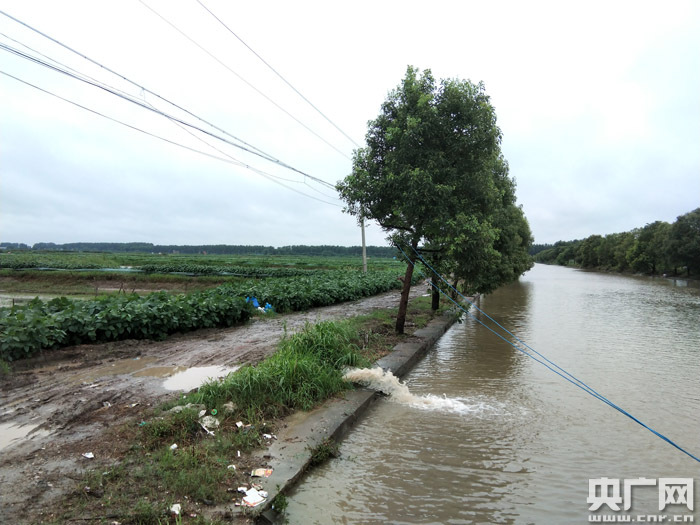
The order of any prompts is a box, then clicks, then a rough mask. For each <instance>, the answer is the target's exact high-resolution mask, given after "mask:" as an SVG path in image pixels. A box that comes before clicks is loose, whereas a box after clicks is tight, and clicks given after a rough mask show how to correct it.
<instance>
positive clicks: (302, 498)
mask: <svg viewBox="0 0 700 525" xmlns="http://www.w3.org/2000/svg"><path fill="white" fill-rule="evenodd" d="M480 307H481V308H482V309H483V310H485V311H486V312H487V313H488V314H489V315H491V317H493V318H495V319H496V320H497V321H498V322H499V323H501V324H502V325H503V326H505V327H506V328H508V329H509V330H510V331H512V332H514V333H515V334H516V335H517V336H518V337H519V338H520V339H522V340H523V341H525V342H526V343H528V344H529V345H530V346H531V347H533V348H534V349H535V350H537V351H539V352H541V353H542V354H544V355H545V356H546V357H548V358H549V359H550V360H552V361H553V362H555V363H556V364H557V365H559V366H561V367H562V368H564V369H566V370H568V371H569V372H571V373H572V374H574V375H575V376H577V377H578V378H580V379H582V380H584V381H586V382H587V384H589V385H590V386H591V387H593V388H594V389H595V390H596V391H598V392H600V393H601V394H603V395H605V396H606V397H607V398H609V399H610V400H612V401H613V402H615V403H616V404H618V405H620V406H621V407H622V408H624V409H625V410H627V411H629V412H630V413H632V414H633V415H634V416H636V417H637V418H639V419H640V420H642V421H643V422H644V423H646V424H648V425H649V426H651V427H652V428H654V429H655V430H657V431H659V432H660V433H662V434H665V435H667V436H668V437H669V438H671V439H672V440H674V441H676V442H677V443H678V444H679V445H681V446H683V447H685V448H687V449H688V450H690V451H691V452H692V453H694V454H695V455H696V456H698V455H700V384H699V381H700V289H699V288H698V287H697V286H694V285H693V284H692V283H688V282H687V281H683V280H679V281H673V280H669V279H663V278H656V279H652V278H641V277H639V278H637V277H629V276H618V275H607V274H598V273H591V272H583V271H578V270H573V269H568V268H560V267H552V266H542V265H536V266H535V268H534V269H533V270H532V271H530V272H529V273H528V274H526V275H525V276H524V277H523V278H522V279H521V281H520V282H518V283H515V284H513V285H510V286H507V287H504V288H502V289H499V290H498V291H497V292H495V293H494V294H491V295H489V296H486V297H484V298H482V300H481V302H480ZM479 317H480V318H481V317H482V316H481V315H479ZM405 380H406V384H407V386H408V388H409V390H410V393H411V394H413V395H417V396H427V397H429V396H434V397H440V398H443V399H445V400H446V402H445V403H438V404H435V403H422V404H421V403H411V402H400V401H399V400H397V399H392V398H387V399H384V400H382V401H380V402H378V403H376V404H375V405H374V407H373V408H372V409H371V410H370V411H369V413H368V414H367V416H366V417H365V418H364V419H363V420H362V421H361V422H360V423H358V425H357V426H356V429H355V430H354V431H353V432H351V434H350V435H349V436H348V437H347V438H346V440H345V441H344V442H343V444H342V446H341V453H342V456H341V458H339V459H335V460H332V461H330V462H328V463H327V464H326V465H324V466H323V467H321V468H319V469H316V470H315V471H313V472H312V473H311V474H310V475H308V476H307V477H306V478H305V481H304V482H303V483H302V484H301V485H300V486H299V487H298V488H297V489H296V490H295V491H294V492H293V493H292V494H291V496H290V499H289V507H288V512H287V516H288V519H289V523H292V524H302V523H304V524H306V523H320V524H326V523H387V522H389V523H586V522H588V516H589V514H595V513H592V512H590V511H589V504H588V503H587V501H586V500H587V498H588V490H589V479H591V478H602V477H608V478H616V479H624V478H634V479H636V478H640V477H645V478H652V479H658V478H665V477H673V478H693V479H694V483H695V493H696V494H695V498H694V499H695V509H696V512H697V508H698V503H697V502H698V496H697V493H699V492H700V463H698V462H696V461H694V460H692V459H691V458H689V457H688V456H686V455H684V454H683V453H681V452H679V451H678V450H676V449H675V448H673V447H672V446H670V445H669V444H667V443H666V442H664V441H662V440H661V439H659V438H658V437H657V436H655V435H653V434H652V433H651V432H649V431H648V430H646V429H644V428H642V427H641V426H639V425H638V424H637V423H635V422H634V421H632V420H631V419H629V418H627V417H625V416H624V415H622V414H620V413H619V412H617V411H615V410H613V409H611V408H610V407H608V406H607V405H605V404H603V403H602V402H601V401H599V400H597V399H595V398H593V397H591V396H590V395H588V394H586V393H585V392H583V391H582V390H580V389H578V388H576V387H574V386H573V385H572V384H570V383H568V382H567V381H565V380H564V379H562V378H561V377H559V376H557V375H555V374H554V373H552V372H551V371H550V370H548V369H546V368H545V367H544V366H542V365H540V364H539V363H536V362H534V361H533V360H532V359H530V358H529V357H527V356H525V355H523V354H522V353H520V352H518V351H517V350H516V349H514V348H513V347H512V346H511V345H509V344H508V343H506V342H504V341H503V340H501V339H499V338H498V337H496V336H495V335H494V334H493V333H491V332H489V331H488V330H487V329H485V328H483V327H482V326H480V325H479V324H478V323H477V322H476V321H475V320H473V319H470V318H467V319H466V320H465V322H464V323H462V324H460V325H455V326H454V327H453V328H452V329H451V330H450V331H448V333H447V334H446V335H445V336H444V337H443V338H442V339H441V340H440V342H439V343H438V345H437V346H436V347H435V349H434V350H433V351H432V352H430V353H429V354H428V356H427V357H426V358H425V359H424V360H423V361H422V362H421V363H420V364H419V365H418V366H417V367H416V368H415V369H414V370H413V371H412V372H411V373H410V374H409V375H408V376H407V377H406V378H405ZM632 500H633V504H632V509H631V511H633V512H634V513H635V514H634V515H635V516H636V515H638V514H649V515H657V514H664V512H665V513H666V514H670V515H674V514H675V515H681V516H682V515H693V517H694V518H695V521H696V522H697V521H698V520H700V517H699V516H697V515H696V514H693V513H692V512H690V511H689V510H688V508H687V506H685V505H669V506H667V507H666V509H665V511H664V512H659V510H658V488H657V487H656V486H653V487H651V486H648V487H647V486H644V487H637V488H636V489H634V491H633V498H632ZM601 511H605V512H604V513H608V514H616V515H620V514H625V513H620V512H618V513H615V512H612V511H610V509H609V508H608V507H607V506H603V508H602V509H601V510H600V511H599V513H600V512H601Z"/></svg>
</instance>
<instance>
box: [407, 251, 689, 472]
mask: <svg viewBox="0 0 700 525" xmlns="http://www.w3.org/2000/svg"><path fill="white" fill-rule="evenodd" d="M396 247H397V248H398V249H399V251H400V252H401V253H402V254H403V256H404V257H405V259H406V260H407V261H408V263H409V264H412V265H413V266H414V268H415V269H416V270H417V271H418V272H419V273H420V274H421V275H422V276H423V277H426V275H425V274H424V273H423V272H422V271H421V270H420V269H419V268H417V267H416V265H415V264H414V263H413V262H412V261H411V258H410V257H409V256H408V255H406V252H404V250H403V249H402V248H401V246H399V245H398V244H397V245H396ZM414 251H415V253H416V255H417V257H418V259H419V260H420V261H421V262H422V263H423V264H424V265H426V267H428V268H429V269H430V270H431V271H432V272H433V273H434V274H435V275H437V276H438V277H439V279H440V280H441V281H442V282H444V283H447V285H448V286H449V288H450V289H451V290H453V291H454V292H455V293H457V294H458V295H459V296H460V297H461V298H462V299H463V300H464V301H465V302H467V303H468V304H469V305H470V306H472V307H474V308H475V309H476V310H478V311H479V312H481V313H482V314H483V315H484V316H485V317H486V318H487V319H489V320H490V321H491V322H493V323H494V324H496V326H497V327H498V328H500V329H501V330H503V331H504V332H505V333H506V334H507V335H508V336H510V337H512V338H513V339H515V340H516V341H518V343H520V344H521V345H522V346H524V347H525V348H527V349H528V350H530V351H528V350H525V348H522V347H521V346H519V345H518V344H515V343H514V342H512V341H511V340H509V339H508V338H507V337H505V336H504V335H502V334H500V333H498V332H497V331H496V330H495V329H493V328H491V327H489V326H488V325H486V324H485V323H484V322H483V321H482V320H481V319H479V318H478V317H476V316H475V315H473V314H472V313H470V312H469V310H468V309H466V308H464V306H463V305H462V304H460V303H459V302H457V301H456V300H454V299H453V298H452V297H450V295H449V294H447V293H446V292H445V291H444V290H442V289H441V288H440V287H439V286H437V285H436V284H435V283H434V282H432V280H431V281H429V282H430V284H431V285H432V286H433V287H434V288H435V289H436V290H437V291H438V292H439V293H441V294H442V295H444V296H445V297H447V298H448V299H449V300H450V301H451V302H452V303H453V304H455V305H456V306H457V307H458V308H459V309H460V310H462V311H463V312H464V313H465V314H466V315H468V316H469V317H470V318H472V319H473V320H474V321H476V322H477V323H479V324H480V325H481V326H483V327H484V328H486V329H487V330H489V331H490V332H492V333H493V334H494V335H496V336H498V337H500V338H501V339H502V340H503V341H505V342H506V343H508V344H509V345H511V346H512V347H513V348H515V349H516V350H518V351H519V352H521V353H523V354H525V355H526V356H528V357H529V358H530V359H532V360H534V361H536V362H538V363H540V364H541V365H543V366H544V367H546V368H548V369H549V370H551V371H552V372H554V373H555V374H557V375H558V376H560V377H561V378H563V379H565V380H566V381H568V382H569V383H571V384H572V385H574V386H576V387H578V388H580V389H581V390H583V391H584V392H586V393H588V394H589V395H591V396H593V397H595V398H596V399H598V400H600V401H602V402H603V403H605V404H606V405H608V406H610V407H612V408H614V409H615V410H617V411H618V412H620V413H622V414H624V415H625V416H627V417H628V418H630V419H631V420H632V421H634V422H635V423H637V424H639V425H641V426H642V427H644V428H646V429H647V430H648V431H649V432H651V433H652V434H654V435H655V436H657V437H658V438H660V439H662V440H664V441H665V442H666V443H668V444H669V445H671V446H673V447H675V448H677V449H678V450H680V451H681V452H683V453H684V454H686V455H687V456H689V457H691V458H692V459H694V460H695V461H697V462H699V463H700V458H699V457H698V456H696V455H694V454H692V453H691V452H689V451H688V450H686V449H684V448H683V447H681V446H680V445H678V444H677V443H675V442H674V441H672V440H671V439H669V438H668V437H667V436H665V435H663V434H661V433H660V432H658V431H656V430H654V429H653V428H651V427H650V426H649V425H647V424H646V423H644V422H643V421H641V420H640V419H638V418H637V417H635V416H633V415H632V414H630V413H629V412H627V411H626V410H625V409H623V408H621V407H620V406H619V405H617V404H615V403H613V402H612V401H611V400H609V399H608V398H606V397H605V396H603V395H602V394H599V393H598V392H597V391H595V390H594V389H593V388H591V387H590V386H588V385H587V384H586V383H584V382H583V381H581V380H580V379H578V378H577V377H575V376H574V375H572V374H571V373H569V372H568V371H566V370H564V369H563V368H561V367H560V366H559V365H557V364H556V363H554V362H552V361H551V360H549V359H547V358H546V357H544V356H543V355H542V354H541V353H539V352H537V351H535V350H534V349H532V348H531V347H530V346H528V345H526V344H525V343H523V342H522V341H521V340H520V339H518V338H517V337H516V336H515V335H513V334H512V333H511V332H510V331H508V330H507V329H506V328H504V327H503V326H501V325H500V324H499V323H498V322H496V321H495V320H494V319H493V318H491V317H490V316H489V315H488V314H486V313H485V312H484V311H483V310H481V309H480V308H479V307H477V306H476V305H475V304H474V303H473V302H471V301H469V299H468V298H466V297H465V296H464V295H462V294H461V293H460V292H459V291H458V290H457V289H456V288H454V287H453V286H451V285H450V284H449V283H448V282H447V280H446V279H445V278H444V277H443V276H442V275H441V274H440V273H438V272H437V271H436V270H435V269H434V268H433V267H432V266H430V265H429V264H428V263H427V262H426V261H425V259H424V258H423V257H422V255H421V254H420V253H419V252H418V251H417V250H415V249H414ZM426 278H427V277H426ZM531 352H532V353H531ZM533 354H535V355H533ZM536 356H539V357H536ZM540 357H541V359H540ZM550 365H551V366H550Z"/></svg>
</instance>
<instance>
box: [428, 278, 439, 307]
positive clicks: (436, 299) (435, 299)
mask: <svg viewBox="0 0 700 525" xmlns="http://www.w3.org/2000/svg"><path fill="white" fill-rule="evenodd" d="M432 282H433V286H432V289H433V302H432V303H431V305H430V308H432V309H433V310H437V309H439V308H440V290H438V286H439V283H438V278H437V275H433V277H432Z"/></svg>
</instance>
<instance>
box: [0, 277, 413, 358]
mask: <svg viewBox="0 0 700 525" xmlns="http://www.w3.org/2000/svg"><path fill="white" fill-rule="evenodd" d="M399 287H401V281H399V280H398V279H397V273H396V271H394V270H383V271H374V272H368V273H366V274H363V273H361V272H359V271H353V270H330V271H325V272H321V271H318V272H304V275H303V276H296V277H279V278H275V279H249V280H245V281H242V282H237V283H228V284H224V285H222V286H219V287H218V288H214V289H212V290H207V291H203V292H194V293H190V294H178V295H171V294H168V293H165V292H156V293H152V294H149V295H146V296H138V295H109V296H105V297H102V298H98V299H94V300H89V301H82V300H71V299H67V298H65V297H60V298H57V299H53V300H51V301H48V302H43V301H41V300H40V299H38V298H37V299H34V300H32V301H30V302H29V303H27V304H26V305H24V306H13V307H12V308H0V359H1V360H5V361H13V360H16V359H21V358H25V357H29V356H31V355H33V354H35V353H36V352H38V351H39V350H41V349H44V348H57V347H62V346H68V345H74V344H81V343H92V342H105V341H116V340H121V339H163V338H165V337H166V336H167V335H169V334H172V333H174V332H186V331H190V330H196V329H199V328H213V327H220V326H231V325H233V324H237V323H241V322H244V321H246V320H247V319H248V318H249V317H250V316H251V314H252V313H253V312H254V309H253V307H252V305H250V303H247V302H246V301H245V299H243V298H244V297H256V298H257V299H258V301H259V303H260V304H265V303H270V304H271V305H272V306H273V308H274V309H275V311H277V312H290V311H298V310H307V309H309V308H314V307H319V306H328V305H332V304H336V303H340V302H344V301H352V300H356V299H360V298H362V297H367V296H370V295H375V294H378V293H381V292H385V291H388V290H390V289H392V288H399Z"/></svg>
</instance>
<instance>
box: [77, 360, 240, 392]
mask: <svg viewBox="0 0 700 525" xmlns="http://www.w3.org/2000/svg"><path fill="white" fill-rule="evenodd" d="M155 362H156V358H153V357H144V358H136V359H122V360H120V361H115V362H113V363H106V364H104V365H101V366H99V367H97V368H93V369H91V370H88V371H85V372H82V373H77V374H75V375H74V376H72V377H71V382H72V383H73V384H86V383H94V382H96V381H99V379H100V378H102V377H105V376H116V375H131V376H132V377H158V378H168V379H166V381H165V382H164V383H163V387H164V388H165V389H166V390H184V391H190V390H193V389H195V388H197V387H199V386H200V385H201V384H202V383H204V382H205V381H207V380H208V379H215V378H219V377H223V376H225V375H227V374H229V373H231V372H234V371H235V370H237V369H238V368H239V367H233V368H231V367H225V366H204V367H192V368H188V367H186V366H151V365H153V364H154V363H155ZM95 386H96V385H95Z"/></svg>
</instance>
